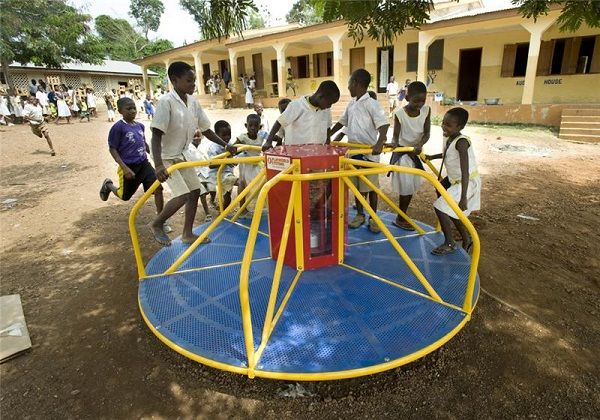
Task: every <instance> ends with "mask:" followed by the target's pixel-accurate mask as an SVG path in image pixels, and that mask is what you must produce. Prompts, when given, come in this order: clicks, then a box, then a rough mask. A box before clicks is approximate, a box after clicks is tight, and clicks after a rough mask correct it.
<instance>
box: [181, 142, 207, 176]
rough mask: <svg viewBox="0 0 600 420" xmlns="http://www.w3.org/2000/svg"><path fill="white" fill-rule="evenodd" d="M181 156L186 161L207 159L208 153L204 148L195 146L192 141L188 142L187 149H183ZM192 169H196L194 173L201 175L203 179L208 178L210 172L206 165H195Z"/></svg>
mask: <svg viewBox="0 0 600 420" xmlns="http://www.w3.org/2000/svg"><path fill="white" fill-rule="evenodd" d="M183 156H184V157H185V160H186V161H188V162H195V161H207V160H208V155H207V154H206V152H205V151H204V150H201V149H200V146H198V147H196V146H194V145H193V144H192V143H190V144H189V145H188V147H187V149H185V150H184V151H183ZM194 169H195V170H196V174H198V175H202V176H203V177H204V178H205V179H208V176H209V172H210V169H209V168H208V166H195V167H194Z"/></svg>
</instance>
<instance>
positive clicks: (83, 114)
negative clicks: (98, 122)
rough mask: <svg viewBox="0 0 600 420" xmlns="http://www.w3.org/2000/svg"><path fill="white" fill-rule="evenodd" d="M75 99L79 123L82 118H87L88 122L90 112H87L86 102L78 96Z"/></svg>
mask: <svg viewBox="0 0 600 420" xmlns="http://www.w3.org/2000/svg"><path fill="white" fill-rule="evenodd" d="M76 98H77V99H76V100H77V106H78V108H79V122H81V121H83V119H84V118H87V120H88V122H90V111H89V110H88V106H87V101H86V100H85V99H83V98H82V97H80V96H79V95H77V96H76Z"/></svg>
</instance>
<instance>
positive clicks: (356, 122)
mask: <svg viewBox="0 0 600 420" xmlns="http://www.w3.org/2000/svg"><path fill="white" fill-rule="evenodd" d="M339 122H340V124H342V125H344V126H345V127H347V129H346V131H345V134H346V135H347V136H348V141H349V142H350V143H361V144H367V145H369V146H374V145H375V144H376V143H377V140H379V132H378V131H377V130H378V129H379V128H380V127H382V126H384V125H388V124H389V122H388V119H387V117H386V115H385V111H384V110H383V108H382V107H381V105H380V104H379V102H377V101H376V100H375V99H373V98H371V97H370V96H369V94H368V93H365V94H364V95H363V96H361V97H360V98H353V99H352V100H351V101H350V103H348V106H347V107H346V111H344V115H342V118H340V121H339ZM365 159H367V160H370V161H371V162H379V155H376V156H373V155H365Z"/></svg>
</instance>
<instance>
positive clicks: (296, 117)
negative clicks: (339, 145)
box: [277, 96, 331, 146]
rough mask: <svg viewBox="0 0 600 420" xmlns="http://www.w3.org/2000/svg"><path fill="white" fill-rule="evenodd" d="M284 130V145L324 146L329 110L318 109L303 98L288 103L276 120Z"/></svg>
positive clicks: (329, 125)
mask: <svg viewBox="0 0 600 420" xmlns="http://www.w3.org/2000/svg"><path fill="white" fill-rule="evenodd" d="M277 121H278V122H279V124H281V127H283V128H284V129H285V144H286V145H288V146H289V145H293V144H325V141H326V140H327V130H328V129H329V127H331V109H319V108H318V107H315V106H313V105H312V104H311V103H310V102H308V96H303V97H302V98H298V99H295V100H293V101H292V102H290V103H289V104H288V106H287V108H286V109H285V111H283V114H281V115H280V116H279V118H277Z"/></svg>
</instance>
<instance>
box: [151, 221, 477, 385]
mask: <svg viewBox="0 0 600 420" xmlns="http://www.w3.org/2000/svg"><path fill="white" fill-rule="evenodd" d="M378 215H380V217H381V219H382V221H383V222H384V223H385V225H386V226H387V227H388V228H389V230H390V232H391V233H392V234H393V235H394V237H395V238H396V239H397V241H398V243H399V244H400V245H401V246H402V248H403V249H404V250H405V251H406V253H407V254H408V255H409V256H410V258H411V260H412V261H413V262H414V263H415V264H416V266H417V267H418V269H419V270H420V271H421V272H422V273H423V274H424V275H425V277H426V278H427V280H428V281H429V284H430V285H431V286H432V287H433V288H434V289H435V291H436V292H437V294H438V295H439V297H440V298H441V301H438V300H436V299H433V298H432V297H431V296H430V294H429V293H428V292H427V290H425V288H424V287H423V285H422V284H421V282H419V281H418V279H417V278H416V277H415V275H414V274H413V272H412V271H411V270H410V269H409V268H408V267H407V266H406V264H404V263H403V261H402V260H401V259H400V258H399V257H398V253H397V252H396V250H395V249H394V247H393V246H392V244H391V243H390V242H389V241H388V240H387V239H386V237H385V236H384V235H383V234H381V233H379V234H374V233H372V232H370V231H369V230H368V229H367V228H366V225H363V226H361V227H360V228H358V229H355V230H349V231H348V235H347V243H346V247H345V255H344V262H343V263H342V264H340V265H337V266H332V267H325V268H320V269H315V270H304V271H296V270H294V269H292V268H290V267H288V266H285V265H284V266H283V268H282V274H281V280H280V284H279V288H278V291H277V292H276V300H275V307H274V311H273V314H274V317H273V320H272V323H271V324H270V325H269V328H268V330H269V331H267V332H266V334H265V331H263V329H264V328H263V327H264V326H265V325H264V324H265V313H267V306H268V302H269V295H270V293H271V288H272V281H273V276H274V271H275V266H276V261H275V260H274V259H272V258H271V255H270V248H269V226H268V224H269V222H268V218H267V215H266V214H265V213H263V214H262V215H257V216H256V217H260V218H261V220H260V225H259V229H258V235H257V237H256V243H255V246H254V253H253V255H252V264H251V265H250V270H249V286H248V291H249V302H250V311H251V312H252V319H251V324H252V325H251V326H252V330H253V331H254V332H255V334H254V335H253V338H252V340H253V344H254V351H255V354H254V355H253V357H254V362H255V363H254V368H252V369H249V368H248V354H247V351H246V349H247V346H246V344H245V342H244V326H243V320H242V313H241V306H240V270H241V267H242V258H243V255H244V251H245V249H246V240H247V238H248V235H249V225H250V220H239V221H237V222H231V221H230V220H227V219H225V220H224V221H223V222H222V223H220V224H219V225H218V226H217V227H216V228H215V230H213V232H212V233H211V235H210V236H211V239H212V242H211V243H209V244H208V245H201V246H199V247H198V248H197V249H195V250H194V252H193V253H192V254H191V255H190V256H189V257H188V258H187V259H186V260H185V262H183V263H182V264H181V265H180V266H179V268H178V270H177V271H176V272H175V273H173V274H170V275H163V274H162V273H164V272H165V270H167V269H168V268H169V267H170V266H171V264H172V263H173V262H174V261H175V260H176V259H177V258H179V256H180V255H181V253H182V252H183V251H184V250H185V249H186V248H187V247H188V246H187V245H184V244H182V243H181V241H180V240H178V239H177V240H175V241H174V242H173V244H172V246H170V247H166V248H163V249H161V250H160V251H159V252H158V253H157V254H156V255H154V257H153V258H152V259H151V260H150V261H149V263H148V264H147V266H146V277H144V278H142V279H141V281H140V283H139V307H140V311H141V313H142V316H143V318H144V320H145V322H146V323H147V324H148V326H149V327H150V329H151V330H152V332H153V333H154V334H155V335H156V336H157V337H158V338H159V339H160V340H161V341H163V342H164V343H165V344H166V345H168V346H169V347H171V348H172V349H173V350H175V351H177V352H179V353H181V354H183V355H184V356H186V357H189V358H191V359H193V360H196V361H198V362H200V363H203V364H206V365H209V366H212V367H215V368H218V369H223V370H227V371H231V372H236V373H241V374H245V375H248V376H251V377H253V376H258V377H266V378H274V379H286V380H328V379H342V378H350V377H357V376H363V375H368V374H373V373H377V372H381V371H384V370H387V369H391V368H394V367H397V366H400V365H403V364H405V363H408V362H411V361H413V360H415V359H418V358H420V357H423V356H424V355H426V354H428V353H430V352H432V351H434V350H435V349H437V348H439V347H440V346H442V345H443V344H444V343H446V342H447V341H448V340H450V339H451V338H452V337H453V336H454V335H455V334H456V333H457V332H458V331H460V329H461V328H463V327H464V326H465V324H466V322H467V321H468V319H469V317H470V315H469V313H468V312H466V311H464V310H463V301H464V299H465V293H466V290H467V284H468V277H469V270H470V266H471V259H470V257H469V255H468V254H466V253H465V252H464V251H463V250H462V249H461V250H457V251H456V252H454V253H452V254H449V255H445V256H436V255H432V254H431V250H432V249H433V248H434V247H435V246H436V245H438V244H439V243H441V242H442V241H443V236H442V235H441V233H439V232H436V231H435V230H434V229H433V228H432V227H431V226H428V225H425V224H423V223H420V222H417V224H418V225H419V226H420V227H421V228H422V229H423V230H424V231H425V234H422V235H420V234H417V233H415V232H409V231H405V230H402V229H399V228H397V227H395V226H393V225H392V223H391V222H392V220H393V219H394V218H395V215H393V214H390V213H384V212H378ZM349 216H350V217H352V216H353V214H352V211H350V215H349ZM206 227H207V225H206V224H205V225H201V226H199V227H197V229H196V233H200V232H202V231H203V230H204V229H205V228H206ZM478 296H479V278H478V277H477V278H476V280H475V285H474V288H473V293H472V302H473V303H472V307H474V306H475V304H476V302H477V298H478ZM472 307H471V310H472ZM269 332H270V333H269ZM265 338H266V340H263V339H265ZM261 343H262V345H261Z"/></svg>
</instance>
